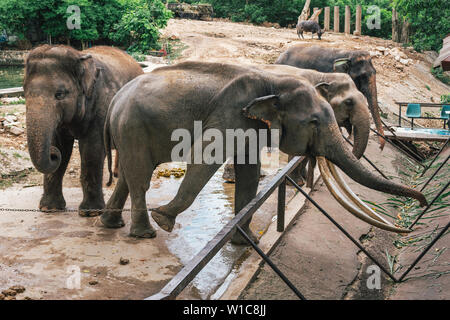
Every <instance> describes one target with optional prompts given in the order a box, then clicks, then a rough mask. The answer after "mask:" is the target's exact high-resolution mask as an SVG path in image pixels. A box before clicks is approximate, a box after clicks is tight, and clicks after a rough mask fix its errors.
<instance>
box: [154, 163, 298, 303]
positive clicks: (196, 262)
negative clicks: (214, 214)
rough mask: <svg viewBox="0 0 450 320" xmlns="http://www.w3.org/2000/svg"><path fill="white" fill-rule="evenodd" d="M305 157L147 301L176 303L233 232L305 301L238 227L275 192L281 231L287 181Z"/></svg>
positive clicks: (280, 175) (277, 177)
mask: <svg viewBox="0 0 450 320" xmlns="http://www.w3.org/2000/svg"><path fill="white" fill-rule="evenodd" d="M305 159H306V158H305V157H294V158H293V159H292V160H291V161H290V162H289V163H288V164H287V165H286V166H285V167H284V168H283V169H281V171H280V172H278V173H277V174H276V175H275V177H274V178H273V179H272V181H270V183H268V184H267V185H266V186H265V187H264V188H263V189H262V190H261V191H260V192H259V193H258V194H257V195H256V197H255V198H254V199H253V200H251V201H250V202H249V203H248V204H247V205H246V206H245V207H244V208H243V209H242V210H241V211H240V212H239V213H238V214H236V215H235V216H234V218H233V219H232V220H231V221H230V222H228V223H227V224H226V225H225V226H224V227H223V228H222V230H220V231H219V233H218V234H217V235H216V236H215V237H214V238H213V239H212V240H210V241H209V242H208V243H207V244H206V246H205V247H204V248H203V249H202V250H200V252H199V253H198V254H197V255H196V256H195V257H194V258H193V259H192V260H191V261H189V262H188V263H187V264H186V265H185V266H184V267H183V269H181V271H180V272H178V274H177V275H175V277H173V278H172V280H170V281H169V282H168V283H167V284H166V285H165V286H164V288H163V289H162V290H161V291H160V292H159V293H157V294H155V295H153V296H151V297H148V298H147V299H146V300H169V299H175V298H176V297H177V296H178V295H179V294H180V293H181V291H183V289H184V288H186V286H187V285H188V284H189V283H190V282H191V281H192V280H194V278H195V277H196V276H197V274H198V273H199V272H200V271H201V270H202V269H203V267H204V266H205V265H206V264H207V263H208V262H209V261H210V260H211V259H212V258H213V257H214V256H215V255H216V253H217V252H218V251H219V250H220V249H221V248H222V247H223V246H224V245H225V244H226V243H227V242H228V240H230V239H231V237H232V236H233V235H234V233H235V232H239V233H240V234H241V235H242V236H243V237H244V239H246V240H247V241H248V242H249V243H250V245H251V246H252V247H253V248H254V249H255V250H256V251H257V253H258V254H259V255H260V256H261V257H262V258H263V259H264V261H266V262H267V263H268V264H269V266H270V267H271V268H272V269H273V270H274V271H275V272H276V273H277V274H278V275H279V276H280V277H281V279H282V280H283V281H284V282H285V283H286V284H287V285H288V286H289V287H290V288H291V289H292V290H293V291H294V293H295V294H296V295H297V296H298V297H299V298H300V299H305V297H304V296H303V295H302V294H301V293H300V292H299V291H298V289H297V288H295V286H294V285H293V284H292V283H291V282H290V281H289V279H287V278H286V276H284V274H283V273H282V272H281V271H280V270H279V269H278V268H277V267H276V266H275V265H274V264H273V263H272V261H271V260H270V259H269V258H268V257H267V256H266V255H265V254H264V253H263V252H262V251H261V250H260V249H259V248H258V246H257V245H256V244H255V243H254V242H253V241H251V239H250V238H249V237H248V235H247V234H246V233H245V231H244V230H242V228H241V226H242V225H243V224H244V223H245V222H247V221H248V219H250V218H251V216H252V215H253V214H254V213H255V212H256V210H258V208H259V207H261V205H262V204H263V203H264V202H265V201H266V200H267V199H268V198H269V196H270V195H271V194H272V193H273V192H274V191H275V189H277V188H278V210H277V215H278V222H277V230H278V231H280V232H282V231H284V213H285V199H286V178H287V175H288V174H290V173H291V172H292V171H294V169H295V168H297V167H298V166H299V165H300V163H301V162H303V161H304V160H305Z"/></svg>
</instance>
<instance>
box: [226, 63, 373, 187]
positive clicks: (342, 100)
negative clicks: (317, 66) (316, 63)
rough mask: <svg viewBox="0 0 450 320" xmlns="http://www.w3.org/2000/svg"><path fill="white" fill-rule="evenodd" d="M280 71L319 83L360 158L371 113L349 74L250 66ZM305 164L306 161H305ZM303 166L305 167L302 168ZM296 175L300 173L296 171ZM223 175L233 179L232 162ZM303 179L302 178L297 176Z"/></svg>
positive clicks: (366, 137) (367, 137) (320, 90)
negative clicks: (351, 137)
mask: <svg viewBox="0 0 450 320" xmlns="http://www.w3.org/2000/svg"><path fill="white" fill-rule="evenodd" d="M249 67H250V68H256V69H259V70H264V71H268V72H272V73H276V74H279V75H283V74H285V75H291V76H294V77H298V78H300V79H302V78H304V79H307V80H308V81H309V82H310V83H311V84H312V85H314V86H317V89H318V91H319V93H320V94H321V95H322V96H323V97H324V98H325V99H326V100H327V101H328V102H329V103H330V105H331V107H332V108H333V111H334V116H335V117H336V120H337V123H338V125H339V127H343V128H346V130H347V132H348V133H349V134H351V133H352V132H353V133H354V144H353V145H354V146H353V154H354V155H355V157H356V158H358V159H359V158H361V157H362V155H363V154H364V151H365V150H366V147H367V142H368V139H369V133H370V113H369V107H368V104H367V99H366V98H365V97H364V95H363V94H362V93H361V92H360V91H359V90H358V88H356V86H355V83H354V82H353V80H352V79H351V78H350V76H349V75H347V74H344V73H322V72H318V71H315V70H309V69H299V68H296V67H291V66H287V65H270V64H269V65H255V66H249ZM303 164H304V165H306V162H303ZM301 169H304V168H300V170H301ZM293 176H299V173H298V172H294V173H293ZM223 178H224V179H225V180H226V181H229V182H232V181H234V172H233V166H232V165H231V164H227V165H226V168H225V170H224V174H223ZM298 181H299V183H302V182H301V180H300V179H299V180H298Z"/></svg>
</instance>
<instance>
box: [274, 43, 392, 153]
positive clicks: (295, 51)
mask: <svg viewBox="0 0 450 320" xmlns="http://www.w3.org/2000/svg"><path fill="white" fill-rule="evenodd" d="M275 64H285V65H290V66H293V67H297V68H302V69H313V70H317V71H320V72H326V73H330V72H342V73H347V74H348V75H350V77H351V78H352V79H353V81H354V82H355V85H356V87H357V88H358V90H359V91H361V92H362V94H364V96H365V97H366V98H367V101H368V103H369V109H370V112H371V114H372V118H373V120H374V123H375V127H376V129H377V131H378V132H379V133H380V134H384V130H383V125H382V123H381V118H380V112H379V107H378V96H377V82H376V70H375V68H374V66H373V64H372V59H371V57H370V54H369V52H367V51H362V50H343V49H336V48H327V47H322V46H310V47H306V46H301V45H300V46H299V45H297V46H292V47H290V48H289V49H288V50H286V51H285V52H283V53H281V55H280V56H279V57H278V59H277V60H276V61H275ZM379 142H380V149H381V150H383V148H384V145H385V141H384V139H383V138H381V137H380V138H379Z"/></svg>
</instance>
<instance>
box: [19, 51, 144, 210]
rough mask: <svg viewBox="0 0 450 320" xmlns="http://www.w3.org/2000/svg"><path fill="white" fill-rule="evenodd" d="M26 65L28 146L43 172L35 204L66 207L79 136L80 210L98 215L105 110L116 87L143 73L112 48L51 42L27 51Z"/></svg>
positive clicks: (102, 200) (52, 208) (41, 207)
mask: <svg viewBox="0 0 450 320" xmlns="http://www.w3.org/2000/svg"><path fill="white" fill-rule="evenodd" d="M25 68H26V72H25V79H24V91H25V99H26V106H27V111H26V119H27V120H26V122H27V138H28V150H29V153H30V157H31V160H32V162H33V164H34V166H35V167H36V169H37V170H38V171H40V172H42V173H43V174H44V194H43V196H42V198H41V201H40V204H39V208H40V209H41V210H42V211H53V210H62V209H64V208H65V207H66V201H65V200H64V196H63V192H62V180H63V176H64V173H65V171H66V169H67V164H68V163H69V160H70V157H71V155H72V148H73V143H74V140H75V139H77V140H78V142H79V147H80V155H81V177H80V180H81V185H82V188H83V201H82V202H81V204H80V206H79V213H80V215H96V214H98V212H97V211H95V210H96V209H102V208H104V206H105V202H104V199H103V192H102V177H103V165H104V161H105V152H104V144H103V142H104V139H103V127H104V122H105V117H106V113H107V110H108V107H109V104H110V102H111V99H112V98H113V96H114V95H115V94H116V92H117V91H119V89H120V88H121V87H122V86H123V85H124V84H125V83H127V82H128V81H130V80H131V79H133V78H135V77H136V76H138V75H140V74H142V73H143V71H142V68H141V67H140V66H139V64H138V63H137V62H136V61H134V60H133V58H131V57H130V56H129V55H127V54H126V53H125V52H123V51H121V50H119V49H115V48H112V47H103V46H100V47H94V48H91V49H88V50H85V51H82V52H80V51H77V50H75V49H73V48H71V47H68V46H49V45H43V46H40V47H37V48H36V49H34V50H33V51H31V52H30V54H29V55H28V58H27V60H26V66H25ZM93 210H94V211H93Z"/></svg>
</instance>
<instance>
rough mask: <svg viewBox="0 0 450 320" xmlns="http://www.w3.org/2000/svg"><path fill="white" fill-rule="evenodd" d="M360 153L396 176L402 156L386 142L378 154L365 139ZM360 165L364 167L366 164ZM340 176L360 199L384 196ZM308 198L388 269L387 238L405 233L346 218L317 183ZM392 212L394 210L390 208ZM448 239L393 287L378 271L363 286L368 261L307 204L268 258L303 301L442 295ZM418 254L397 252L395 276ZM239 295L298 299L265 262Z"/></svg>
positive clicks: (445, 296)
mask: <svg viewBox="0 0 450 320" xmlns="http://www.w3.org/2000/svg"><path fill="white" fill-rule="evenodd" d="M366 155H367V156H368V157H369V159H371V160H372V161H373V162H375V164H376V165H377V166H378V167H379V168H380V169H381V170H382V171H383V172H384V173H385V174H387V175H388V176H398V169H399V168H398V164H399V159H400V158H401V157H402V156H401V155H399V154H398V153H397V152H396V151H395V150H393V149H392V148H391V147H390V146H388V145H387V146H386V147H385V150H384V151H383V152H382V153H380V151H379V149H378V143H377V142H376V141H375V140H374V139H371V140H370V141H369V146H368V149H367V151H366ZM364 165H365V166H366V167H368V168H369V166H368V164H367V163H364ZM429 174H431V173H429ZM345 180H346V181H347V183H348V184H349V186H350V187H351V189H352V190H353V191H354V192H355V193H356V194H358V195H359V196H360V197H361V199H366V200H370V201H373V202H374V203H384V202H386V200H387V199H388V198H389V195H387V194H383V193H381V192H377V191H374V190H371V189H368V188H366V187H363V186H361V185H359V184H357V183H355V182H353V181H351V180H350V179H349V178H348V177H346V179H345ZM312 197H313V199H314V200H316V201H317V202H318V203H319V204H320V205H321V206H322V207H323V208H324V209H325V210H326V211H327V212H328V213H329V214H330V215H331V216H332V217H333V218H334V219H335V220H336V221H337V222H338V223H339V224H341V225H342V226H344V227H345V228H346V230H347V231H348V232H349V233H350V234H351V235H352V236H353V237H354V238H355V239H357V240H358V239H359V241H360V242H361V243H363V245H364V247H365V248H366V250H368V251H369V252H370V253H371V254H372V255H374V256H375V257H376V258H377V260H378V261H380V262H381V263H382V264H383V265H384V266H385V267H386V268H387V269H388V270H389V266H388V263H387V259H386V252H388V253H389V254H390V255H391V256H394V257H395V256H397V255H399V250H398V249H397V248H396V247H395V246H394V243H393V241H394V240H396V239H397V240H398V239H408V238H409V237H405V238H402V237H400V236H399V235H396V234H393V233H389V232H386V231H383V230H380V229H377V228H374V227H371V226H369V225H368V224H366V223H364V222H362V221H360V220H359V219H357V218H355V217H353V216H351V215H350V214H349V213H348V212H347V211H346V210H344V209H343V208H342V207H341V206H340V205H339V204H338V203H337V202H336V200H335V199H334V198H333V197H332V196H331V194H330V193H329V191H328V190H327V188H326V186H325V185H324V183H323V182H319V183H318V184H317V185H316V190H315V191H314V192H313V193H312ZM447 211H448V210H447ZM447 213H448V212H447ZM392 214H394V215H396V214H397V213H396V212H395V211H393V212H392ZM441 214H442V212H441ZM439 219H443V220H441V221H438V220H437V219H436V220H435V221H434V223H432V224H431V225H430V226H428V227H427V228H423V229H422V230H418V231H417V232H415V233H413V234H411V236H413V237H414V236H415V234H417V233H420V232H426V231H427V230H428V231H430V229H431V230H432V228H434V227H436V224H437V223H438V224H439V225H440V226H441V227H442V226H444V225H445V223H446V222H447V221H448V214H447V215H445V217H440V218H439ZM449 241H450V238H449V237H448V236H447V237H444V238H443V239H442V240H441V241H440V242H438V244H437V245H436V246H435V248H433V249H432V251H431V252H430V253H429V254H427V255H426V257H425V259H424V261H423V263H421V264H419V269H417V270H414V271H413V273H412V277H411V278H412V279H410V280H408V281H406V282H404V283H401V284H397V285H394V283H393V282H392V281H391V280H390V279H388V278H387V276H385V275H384V274H383V273H381V274H380V275H381V286H380V288H379V289H378V288H373V287H370V286H368V285H367V281H368V279H369V277H370V276H371V275H372V274H373V272H368V271H369V269H368V268H369V267H370V266H373V265H374V263H373V262H372V261H371V260H369V259H368V258H367V257H366V256H365V255H364V254H363V253H362V252H360V251H359V249H358V248H357V247H356V246H355V245H354V244H353V243H352V242H350V240H349V239H347V238H346V237H345V236H344V234H342V233H341V232H340V231H339V230H338V229H337V228H336V227H335V226H334V225H333V224H332V223H331V222H330V221H329V220H328V219H327V218H326V217H325V216H323V215H322V214H321V213H320V212H319V210H318V209H317V208H315V207H314V206H313V205H312V204H310V203H309V204H308V205H307V206H305V207H304V209H303V212H302V214H301V215H300V216H299V217H298V219H297V220H296V221H295V222H294V224H293V226H292V227H291V228H290V229H288V230H287V231H286V233H285V234H284V235H283V237H282V239H281V241H280V242H279V244H278V245H277V247H276V248H275V249H274V250H273V253H272V254H271V255H270V257H271V259H272V261H273V262H274V263H275V264H276V265H277V266H278V267H279V268H280V269H281V271H282V272H284V273H285V275H286V276H287V277H288V278H289V280H290V281H291V282H292V283H293V284H294V285H295V286H296V287H297V288H298V289H299V290H300V292H301V293H302V294H303V295H304V296H305V297H306V298H307V299H319V300H322V299H448V298H449V296H448V293H449V292H450V290H449V288H450V284H449V273H448V272H449V267H448V261H449V259H448V257H449V255H448V250H446V248H447V247H448V245H449ZM422 244H424V243H422ZM419 252H420V251H418V248H417V247H411V248H409V249H407V250H404V251H402V253H401V254H400V255H399V261H398V263H397V264H396V265H395V268H397V267H398V266H400V265H403V268H402V269H401V271H400V272H399V273H398V274H397V276H399V274H400V273H401V272H403V271H405V270H406V268H407V266H408V265H409V264H410V263H411V262H412V261H413V260H414V258H415V257H417V255H418V254H419ZM438 253H440V254H438ZM433 259H436V261H434V260H433ZM425 275H426V276H425ZM236 298H237V297H236ZM239 298H240V299H249V300H252V299H258V300H259V299H268V300H278V299H282V300H284V299H298V298H297V297H296V296H295V295H294V293H293V292H292V291H291V290H290V289H289V288H288V287H287V285H286V284H285V283H284V282H283V281H282V280H281V279H280V278H279V277H278V276H277V275H276V274H275V273H274V272H273V271H272V270H271V269H270V267H269V266H267V265H264V266H263V267H262V268H260V269H259V270H258V271H257V272H256V273H255V275H254V276H253V281H252V282H251V283H250V284H249V285H248V286H247V288H246V289H245V290H244V291H243V292H242V293H241V295H240V296H239Z"/></svg>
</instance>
